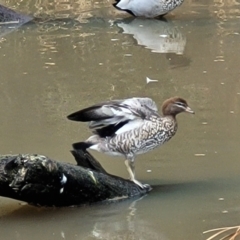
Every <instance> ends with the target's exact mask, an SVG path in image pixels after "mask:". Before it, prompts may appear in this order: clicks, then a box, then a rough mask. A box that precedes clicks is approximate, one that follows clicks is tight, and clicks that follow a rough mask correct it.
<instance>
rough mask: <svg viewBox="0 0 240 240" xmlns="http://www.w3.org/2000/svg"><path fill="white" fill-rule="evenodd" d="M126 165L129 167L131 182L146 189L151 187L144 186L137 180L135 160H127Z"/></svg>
mask: <svg viewBox="0 0 240 240" xmlns="http://www.w3.org/2000/svg"><path fill="white" fill-rule="evenodd" d="M125 165H126V167H127V170H128V173H129V175H130V180H131V181H133V182H134V183H135V184H137V185H138V186H139V187H141V188H146V187H148V186H149V185H148V184H142V183H140V182H139V181H138V180H136V179H135V165H134V158H127V159H126V160H125Z"/></svg>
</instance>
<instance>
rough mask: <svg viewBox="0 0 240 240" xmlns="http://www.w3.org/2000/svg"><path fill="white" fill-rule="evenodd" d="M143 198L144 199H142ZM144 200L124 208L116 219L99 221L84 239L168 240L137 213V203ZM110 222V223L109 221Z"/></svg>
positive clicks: (136, 201) (125, 205)
mask: <svg viewBox="0 0 240 240" xmlns="http://www.w3.org/2000/svg"><path fill="white" fill-rule="evenodd" d="M142 198H143V197H142ZM142 198H140V199H137V200H134V201H133V202H131V203H130V205H129V207H127V204H124V205H123V206H124V207H125V209H122V211H121V212H122V213H121V214H120V212H119V213H118V215H119V214H120V215H119V216H118V217H117V218H116V216H115V217H113V216H111V217H110V219H109V218H108V219H105V220H104V221H103V220H102V219H101V220H100V219H99V220H100V221H97V222H96V223H95V224H94V226H93V230H92V231H91V233H90V234H89V235H88V236H87V237H86V238H84V239H105V240H112V239H151V240H158V239H161V240H167V239H168V238H166V237H165V236H164V235H163V234H161V233H159V232H155V231H154V229H153V228H152V227H151V226H150V224H148V223H147V222H146V221H145V220H144V219H143V218H141V217H140V215H139V214H138V212H137V206H136V205H137V203H138V201H140V200H142ZM109 220H110V221H109Z"/></svg>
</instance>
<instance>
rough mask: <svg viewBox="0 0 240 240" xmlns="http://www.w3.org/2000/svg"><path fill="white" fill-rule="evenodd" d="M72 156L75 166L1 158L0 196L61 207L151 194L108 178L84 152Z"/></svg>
mask: <svg viewBox="0 0 240 240" xmlns="http://www.w3.org/2000/svg"><path fill="white" fill-rule="evenodd" d="M72 153H73V155H74V157H75V159H76V160H77V163H78V165H73V164H69V163H62V162H58V161H55V160H51V159H49V158H48V157H46V156H42V155H36V154H19V155H4V156H0V196H3V197H8V198H13V199H17V200H21V201H25V202H27V203H29V204H33V205H40V206H58V207H62V206H72V205H83V204H91V203H95V202H101V201H113V200H119V199H125V198H130V197H135V196H141V195H144V194H146V193H147V192H149V191H150V190H151V187H150V186H149V187H148V188H145V189H141V188H140V187H139V186H138V185H136V184H134V183H133V182H131V181H129V180H126V179H123V178H120V177H117V176H113V175H110V174H108V173H107V172H106V171H105V170H104V169H103V168H102V166H101V165H100V163H99V162H98V161H97V160H96V159H94V158H93V156H92V155H90V153H88V152H87V151H86V152H83V151H76V150H73V151H72Z"/></svg>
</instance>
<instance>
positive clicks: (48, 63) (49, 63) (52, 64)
mask: <svg viewBox="0 0 240 240" xmlns="http://www.w3.org/2000/svg"><path fill="white" fill-rule="evenodd" d="M45 64H46V65H50V66H54V65H56V63H54V62H45Z"/></svg>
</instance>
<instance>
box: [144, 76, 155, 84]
mask: <svg viewBox="0 0 240 240" xmlns="http://www.w3.org/2000/svg"><path fill="white" fill-rule="evenodd" d="M150 82H158V80H156V79H150V78H148V77H146V83H147V84H148V83H150Z"/></svg>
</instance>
